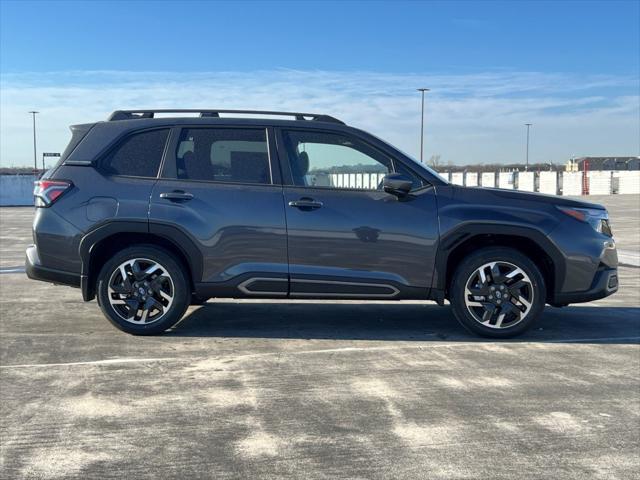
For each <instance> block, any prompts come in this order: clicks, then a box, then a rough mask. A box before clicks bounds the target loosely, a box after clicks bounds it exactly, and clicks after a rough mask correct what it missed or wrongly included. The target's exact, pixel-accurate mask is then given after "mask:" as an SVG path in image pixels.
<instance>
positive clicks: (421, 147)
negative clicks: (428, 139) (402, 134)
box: [418, 88, 430, 163]
mask: <svg viewBox="0 0 640 480" xmlns="http://www.w3.org/2000/svg"><path fill="white" fill-rule="evenodd" d="M418 91H419V92H421V93H422V120H421V124H420V163H423V158H422V157H423V156H424V92H428V91H430V89H429V88H418Z"/></svg>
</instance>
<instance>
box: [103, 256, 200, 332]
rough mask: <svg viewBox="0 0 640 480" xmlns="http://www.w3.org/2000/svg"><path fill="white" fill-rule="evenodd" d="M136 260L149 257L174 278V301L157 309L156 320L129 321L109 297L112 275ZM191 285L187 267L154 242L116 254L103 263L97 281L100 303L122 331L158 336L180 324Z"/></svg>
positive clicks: (113, 322) (189, 297)
mask: <svg viewBox="0 0 640 480" xmlns="http://www.w3.org/2000/svg"><path fill="white" fill-rule="evenodd" d="M133 259H148V260H150V261H153V262H157V263H158V264H159V265H160V266H162V268H163V269H164V270H166V273H168V275H169V277H170V278H171V281H172V293H173V300H172V302H171V304H170V306H169V307H168V308H167V309H166V311H163V312H160V311H157V310H156V312H157V313H156V314H157V315H158V318H157V320H153V321H150V322H148V323H132V322H131V321H128V320H126V319H125V318H123V316H121V315H120V314H119V313H118V312H117V311H116V308H120V306H119V305H116V306H115V307H114V306H113V305H112V304H111V300H110V297H109V281H110V279H111V277H112V275H115V274H116V273H115V272H116V270H118V267H119V266H120V265H121V264H122V263H124V262H127V261H130V260H133ZM116 278H118V277H116ZM132 278H133V277H132ZM189 285H190V284H189V281H188V278H187V274H186V272H185V269H184V268H183V267H182V265H181V264H180V262H178V261H176V260H175V259H174V258H173V256H172V255H171V254H170V253H169V252H167V251H166V250H164V249H162V248H159V247H156V246H154V245H136V246H133V247H129V248H126V249H124V250H121V251H120V252H118V253H116V254H115V255H114V256H113V257H112V258H111V259H110V260H109V261H107V262H106V263H105V264H104V265H103V267H102V269H101V270H100V273H99V275H98V282H97V297H98V304H99V305H100V309H101V310H102V312H103V313H104V315H105V316H106V317H107V319H108V320H109V321H110V322H111V323H112V324H113V325H114V326H115V327H116V328H118V329H119V330H122V331H123V332H127V333H131V334H133V335H157V334H159V333H163V332H165V331H166V330H167V329H169V328H171V327H172V326H173V325H175V324H176V323H178V322H179V321H180V319H181V318H182V316H183V315H184V312H185V311H186V310H187V307H188V306H189V302H190V300H191V288H190V286H189ZM133 290H136V289H133ZM149 296H151V295H149ZM154 296H155V297H157V298H159V299H160V300H161V297H159V296H158V295H157V294H156V293H154ZM116 298H118V297H116ZM144 298H146V297H144ZM123 308H126V307H123ZM132 310H134V309H132ZM152 311H153V310H152ZM134 315H135V314H134ZM133 318H135V316H134V317H133Z"/></svg>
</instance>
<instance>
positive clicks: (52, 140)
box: [0, 0, 640, 165]
mask: <svg viewBox="0 0 640 480" xmlns="http://www.w3.org/2000/svg"><path fill="white" fill-rule="evenodd" d="M639 25H640V2H637V1H635V2H633V1H628V2H614V1H609V2H578V1H573V2H423V3H421V2H234V3H221V2H189V1H183V2H171V1H164V2H151V1H148V2H55V1H48V2H29V1H22V2H15V1H6V0H1V1H0V82H1V90H0V106H1V107H2V112H1V124H0V130H1V132H0V134H1V140H2V142H1V143H2V145H1V146H0V164H2V165H9V164H16V165H17V164H28V163H29V162H31V159H32V152H31V150H30V147H28V145H30V144H29V138H30V137H29V135H30V123H29V118H28V114H26V113H25V112H26V111H28V110H31V109H34V108H35V109H38V110H40V111H42V113H41V114H40V118H39V125H40V127H39V133H40V137H41V140H40V146H41V147H42V149H44V150H60V149H62V148H63V147H64V144H65V143H66V141H67V140H68V131H67V126H68V124H71V123H80V122H84V121H94V120H99V119H102V118H104V117H106V115H107V114H108V112H110V111H111V110H114V109H117V108H143V107H160V106H162V107H221V108H222V107H224V108H296V109H300V110H310V111H314V110H320V111H322V112H326V113H329V114H334V115H336V116H341V117H343V118H344V119H346V120H347V121H349V122H350V123H352V124H354V125H356V126H360V127H363V128H366V129H369V130H372V131H373V132H374V133H376V134H378V135H379V136H382V137H384V138H386V139H388V140H390V141H392V142H393V143H395V144H397V145H398V146H399V147H400V148H401V149H403V150H406V151H408V152H409V153H412V154H414V155H418V143H417V142H416V139H417V138H418V136H419V103H417V102H418V97H417V96H416V92H415V88H416V87H419V86H427V87H431V88H433V91H432V92H431V93H430V94H429V97H428V103H427V105H428V107H427V114H428V115H427V123H426V125H427V126H426V128H427V130H426V154H425V155H426V156H427V158H428V157H429V156H430V155H433V154H439V155H441V157H442V160H443V161H444V162H453V163H468V162H478V163H488V162H492V161H500V162H508V161H518V160H522V157H523V148H524V147H523V135H524V127H523V125H522V124H523V123H525V122H532V123H534V126H533V130H532V147H531V148H532V149H531V158H532V160H534V161H555V162H563V161H566V159H567V158H568V157H569V156H571V155H638V154H639V153H640V152H639V150H640V139H639V138H638V137H639V134H638V129H639V128H640V126H639V120H638V119H639V116H640V106H639V90H640V84H639V80H638V76H639V72H640V30H639V28H640V27H639Z"/></svg>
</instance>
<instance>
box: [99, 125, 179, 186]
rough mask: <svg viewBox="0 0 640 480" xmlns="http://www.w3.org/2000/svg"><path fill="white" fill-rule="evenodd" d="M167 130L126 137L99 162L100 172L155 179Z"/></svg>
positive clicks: (167, 133)
mask: <svg viewBox="0 0 640 480" xmlns="http://www.w3.org/2000/svg"><path fill="white" fill-rule="evenodd" d="M168 135H169V129H168V128H164V129H161V130H150V131H147V132H141V133H136V134H134V135H131V136H129V137H127V138H126V139H125V140H124V141H123V142H122V143H120V144H119V145H118V146H117V147H116V148H115V149H113V150H112V151H111V152H109V154H107V156H106V157H104V158H103V159H102V161H101V162H100V170H102V171H103V172H104V173H106V174H107V175H127V176H133V177H155V176H157V174H158V168H159V167H160V161H161V160H162V153H163V152H164V147H165V143H166V142H167V136H168Z"/></svg>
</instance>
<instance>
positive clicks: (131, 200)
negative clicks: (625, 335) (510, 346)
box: [26, 110, 618, 337]
mask: <svg viewBox="0 0 640 480" xmlns="http://www.w3.org/2000/svg"><path fill="white" fill-rule="evenodd" d="M187 112H188V113H189V114H191V115H193V116H191V117H189V116H185V115H181V114H184V113H187ZM158 113H162V114H164V118H159V117H158V115H157V114H158ZM166 114H174V115H173V118H168V117H167V116H166ZM195 114H199V116H195ZM221 114H223V115H222V116H221ZM248 115H251V118H247V117H248ZM239 117H240V118H239ZM242 117H244V118H242ZM256 117H258V118H256ZM260 117H261V118H260ZM274 117H285V118H286V117H289V119H274ZM71 130H72V139H71V142H70V143H69V146H68V147H67V149H66V150H65V152H64V153H63V155H62V157H61V159H60V162H59V163H58V165H57V166H56V167H54V168H52V169H51V170H50V171H48V172H47V173H46V175H45V176H44V177H43V178H42V179H41V180H40V181H38V182H36V186H35V191H34V194H35V201H36V207H38V208H36V214H35V220H34V223H33V239H34V242H35V243H34V245H32V246H30V247H29V248H28V249H27V259H26V264H27V274H28V276H29V277H30V278H33V279H37V280H44V281H48V282H53V283H58V284H65V285H71V286H75V287H80V289H81V290H82V297H83V298H84V300H85V301H90V300H92V299H93V298H96V297H97V300H98V304H99V305H100V307H101V308H102V311H103V312H104V314H105V315H106V317H107V318H108V319H109V320H110V321H111V322H112V323H113V324H114V325H115V326H116V327H118V328H119V329H121V330H124V331H126V332H129V333H133V334H155V333H160V332H163V331H165V330H167V329H168V328H170V327H172V326H173V325H174V324H176V323H177V322H178V321H179V320H180V318H181V317H182V315H183V314H184V312H185V310H186V308H187V307H188V306H189V305H190V304H200V303H202V302H204V301H206V300H207V299H208V298H211V297H233V298H307V299H319V298H322V299H358V300H368V299H384V300H401V299H423V300H434V301H436V302H437V303H438V304H440V305H443V304H444V302H445V300H448V301H449V302H450V303H451V305H452V309H453V312H454V314H455V316H456V318H457V319H458V320H459V321H460V323H462V325H464V326H465V327H466V328H467V329H469V330H470V331H472V332H475V333H477V334H480V335H485V336H492V337H508V336H512V335H516V334H519V333H521V332H523V331H524V330H525V329H527V328H528V327H530V326H531V325H532V323H533V322H534V321H535V320H536V318H538V317H539V316H540V314H541V312H542V310H543V309H544V306H545V304H547V303H548V304H550V305H553V306H564V305H567V304H569V303H573V302H586V301H589V300H594V299H598V298H602V297H605V296H607V295H610V294H612V293H614V292H615V291H616V290H617V288H618V276H617V270H616V269H617V254H616V249H615V243H614V240H613V238H612V234H611V230H610V227H609V222H608V217H607V211H606V210H605V209H604V207H602V206H600V205H594V204H590V203H584V202H580V201H575V200H570V199H566V198H560V197H554V196H545V195H537V194H532V193H522V192H514V191H508V190H500V189H488V188H465V187H459V186H454V185H451V184H449V183H447V182H446V181H445V180H444V179H442V178H441V177H440V176H438V174H437V173H435V172H434V171H432V170H430V169H429V168H427V167H425V166H424V165H421V164H419V163H417V162H415V161H414V160H412V159H411V158H409V157H408V156H407V155H405V154H404V153H402V152H400V151H399V150H397V149H395V148H394V147H392V146H391V145H389V144H387V143H385V142H384V141H382V140H380V139H379V138H376V137H374V136H373V135H371V134H368V133H366V132H363V131H361V130H358V129H356V128H353V127H350V126H347V125H345V124H344V123H343V122H341V121H340V120H337V119H335V118H333V117H330V116H327V115H317V114H307V113H288V112H258V111H237V110H236V111H234V110H198V111H197V112H196V111H191V110H171V111H166V110H154V111H151V110H142V111H116V112H114V113H113V114H112V115H111V117H110V118H109V120H108V121H106V122H97V123H91V124H84V125H76V126H73V127H71Z"/></svg>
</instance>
